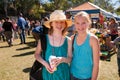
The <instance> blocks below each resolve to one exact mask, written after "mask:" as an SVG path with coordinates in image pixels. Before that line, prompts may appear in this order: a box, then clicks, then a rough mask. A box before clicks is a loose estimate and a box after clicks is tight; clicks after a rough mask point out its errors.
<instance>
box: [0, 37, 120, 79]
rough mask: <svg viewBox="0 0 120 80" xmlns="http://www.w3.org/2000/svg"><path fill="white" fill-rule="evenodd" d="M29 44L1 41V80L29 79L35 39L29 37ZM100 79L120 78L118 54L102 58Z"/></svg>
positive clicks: (16, 41)
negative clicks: (8, 44)
mask: <svg viewBox="0 0 120 80" xmlns="http://www.w3.org/2000/svg"><path fill="white" fill-rule="evenodd" d="M26 41H27V44H22V45H19V43H20V41H19V39H17V40H14V42H13V46H12V47H7V43H6V42H0V80H29V71H30V68H31V65H32V63H33V62H34V55H33V54H34V51H35V46H33V45H34V43H33V42H34V39H33V38H32V37H27V40H26ZM98 80H120V79H119V77H118V75H117V64H116V54H114V55H112V56H111V61H102V60H100V70H99V76H98Z"/></svg>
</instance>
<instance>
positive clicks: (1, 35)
mask: <svg viewBox="0 0 120 80" xmlns="http://www.w3.org/2000/svg"><path fill="white" fill-rule="evenodd" d="M4 22H5V20H4V19H2V20H0V41H1V39H2V41H4V42H5V36H4V29H3V28H2V25H3V23H4Z"/></svg>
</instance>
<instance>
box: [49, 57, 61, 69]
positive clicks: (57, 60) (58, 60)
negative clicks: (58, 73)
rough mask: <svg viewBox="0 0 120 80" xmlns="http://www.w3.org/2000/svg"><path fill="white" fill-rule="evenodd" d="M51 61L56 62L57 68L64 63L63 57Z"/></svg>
mask: <svg viewBox="0 0 120 80" xmlns="http://www.w3.org/2000/svg"><path fill="white" fill-rule="evenodd" d="M51 61H52V62H54V65H55V66H56V67H57V66H58V65H59V64H61V63H62V62H63V57H57V58H56V59H52V60H51Z"/></svg>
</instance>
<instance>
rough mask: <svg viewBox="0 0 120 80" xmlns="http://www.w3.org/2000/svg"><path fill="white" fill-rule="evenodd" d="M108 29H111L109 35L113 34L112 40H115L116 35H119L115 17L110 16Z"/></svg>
mask: <svg viewBox="0 0 120 80" xmlns="http://www.w3.org/2000/svg"><path fill="white" fill-rule="evenodd" d="M108 30H110V32H109V35H110V36H111V40H112V41H113V40H114V39H115V38H116V37H118V23H117V22H116V19H115V18H110V23H109V25H108Z"/></svg>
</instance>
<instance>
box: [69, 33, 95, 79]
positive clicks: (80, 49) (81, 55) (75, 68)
mask: <svg viewBox="0 0 120 80" xmlns="http://www.w3.org/2000/svg"><path fill="white" fill-rule="evenodd" d="M77 36H78V35H76V36H75V39H74V43H73V47H74V51H73V58H72V62H71V68H70V70H71V74H72V75H73V76H74V77H75V78H78V79H80V80H83V79H89V78H91V77H92V69H93V51H92V47H91V46H90V36H91V34H89V33H88V35H87V38H86V39H85V41H84V42H83V43H82V44H80V45H78V44H77V42H76V37H77Z"/></svg>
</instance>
